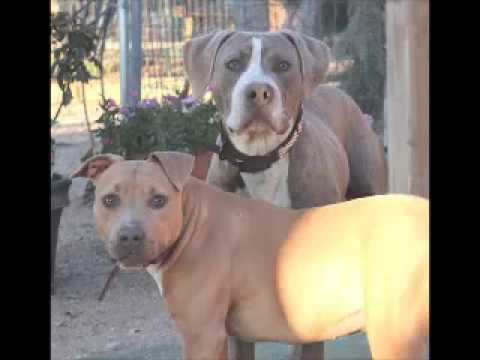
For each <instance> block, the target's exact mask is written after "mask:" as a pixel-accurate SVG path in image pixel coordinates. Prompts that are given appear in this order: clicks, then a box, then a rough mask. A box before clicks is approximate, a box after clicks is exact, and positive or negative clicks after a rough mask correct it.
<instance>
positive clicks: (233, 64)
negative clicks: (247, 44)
mask: <svg viewBox="0 0 480 360" xmlns="http://www.w3.org/2000/svg"><path fill="white" fill-rule="evenodd" d="M225 66H226V67H227V69H229V70H231V71H240V69H241V64H240V61H239V60H235V59H234V60H230V61H229V62H227V63H226V64H225Z"/></svg>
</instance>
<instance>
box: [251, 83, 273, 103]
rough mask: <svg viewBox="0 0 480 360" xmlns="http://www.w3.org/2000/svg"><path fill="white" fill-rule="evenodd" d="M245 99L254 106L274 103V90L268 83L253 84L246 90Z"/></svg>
mask: <svg viewBox="0 0 480 360" xmlns="http://www.w3.org/2000/svg"><path fill="white" fill-rule="evenodd" d="M245 97H246V100H247V102H248V103H250V104H252V105H256V106H264V105H267V104H268V103H270V102H271V101H272V99H273V88H272V87H271V86H270V85H269V84H266V83H252V84H250V85H248V86H247V88H246V89H245Z"/></svg>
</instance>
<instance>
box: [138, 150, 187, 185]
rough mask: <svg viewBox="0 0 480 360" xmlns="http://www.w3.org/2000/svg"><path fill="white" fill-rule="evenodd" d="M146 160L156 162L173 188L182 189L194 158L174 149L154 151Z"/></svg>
mask: <svg viewBox="0 0 480 360" xmlns="http://www.w3.org/2000/svg"><path fill="white" fill-rule="evenodd" d="M147 161H152V162H155V163H158V164H159V165H160V166H161V167H162V169H163V172H164V173H165V175H166V176H167V178H168V180H169V181H170V182H171V183H172V185H173V187H174V188H175V190H177V191H180V190H182V188H183V186H184V185H185V183H186V182H187V180H188V178H189V177H190V174H191V173H192V170H193V165H194V162H195V158H194V157H193V156H192V155H190V154H186V153H181V152H175V151H154V152H152V153H151V154H150V155H148V158H147Z"/></svg>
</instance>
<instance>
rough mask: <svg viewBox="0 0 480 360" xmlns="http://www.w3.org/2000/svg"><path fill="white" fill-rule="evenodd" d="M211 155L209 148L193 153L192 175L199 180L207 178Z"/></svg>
mask: <svg viewBox="0 0 480 360" xmlns="http://www.w3.org/2000/svg"><path fill="white" fill-rule="evenodd" d="M212 155H213V153H212V152H211V151H209V150H203V151H199V152H198V153H197V154H196V155H195V163H194V165H193V171H192V176H194V177H196V178H198V179H201V180H205V179H206V178H207V173H208V168H209V167H210V161H212Z"/></svg>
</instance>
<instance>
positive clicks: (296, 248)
mask: <svg viewBox="0 0 480 360" xmlns="http://www.w3.org/2000/svg"><path fill="white" fill-rule="evenodd" d="M193 163H194V159H193V157H192V156H190V155H187V154H181V153H169V152H155V153H152V154H151V155H150V156H149V159H148V160H146V161H123V160H121V159H120V158H119V157H118V156H111V155H98V156H95V157H93V158H91V159H89V160H87V161H86V162H85V163H84V164H82V166H81V167H80V169H79V170H78V171H76V172H75V173H74V174H73V175H72V177H76V176H89V177H90V178H91V179H92V180H93V181H94V182H95V185H96V200H95V205H94V213H95V219H96V223H97V229H98V231H99V233H100V236H101V237H102V239H103V240H104V241H105V242H106V245H107V249H108V251H109V253H110V255H111V256H112V257H114V258H115V259H117V260H118V261H119V262H120V263H121V264H122V265H123V266H125V267H148V270H149V271H150V273H151V274H152V275H154V276H155V277H156V280H157V281H159V283H160V285H161V286H162V287H163V289H164V291H165V300H166V303H167V306H168V309H169V311H170V313H171V315H172V317H173V319H174V320H175V322H176V325H177V327H178V329H179V331H180V332H181V334H182V336H183V340H184V346H185V348H184V351H185V358H187V359H205V360H214V359H226V358H227V352H228V351H227V336H228V335H231V336H235V337H238V338H240V339H242V340H244V341H279V342H288V343H293V344H302V343H309V342H316V341H324V340H328V339H334V338H336V337H339V336H344V335H348V334H351V333H352V332H355V331H357V330H365V331H366V332H367V336H368V340H369V344H370V349H371V352H372V355H373V358H374V359H376V360H384V359H409V360H412V359H419V358H420V356H421V355H422V351H423V348H422V347H423V346H424V340H425V337H426V336H427V335H428V334H429V203H428V201H427V200H425V199H421V198H418V197H413V196H407V195H382V196H373V197H367V198H362V199H356V200H352V201H349V202H344V203H340V204H335V205H328V206H324V207H319V208H313V209H308V210H291V209H284V208H280V207H276V206H273V205H270V204H269V203H267V202H264V201H259V200H249V199H246V198H244V197H241V196H238V195H235V194H231V193H226V192H222V191H219V190H217V189H215V188H214V187H211V186H209V185H208V184H206V183H205V182H203V181H200V180H197V179H195V178H193V177H191V176H190V173H191V171H192V166H193ZM96 165H100V166H96ZM92 169H97V171H93V170H92ZM159 274H162V279H161V280H160V278H161V277H160V276H159Z"/></svg>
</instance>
